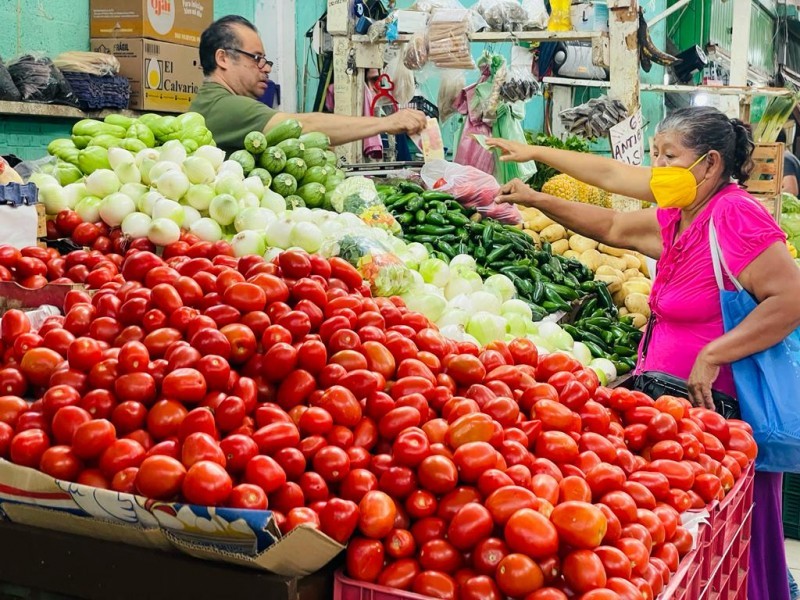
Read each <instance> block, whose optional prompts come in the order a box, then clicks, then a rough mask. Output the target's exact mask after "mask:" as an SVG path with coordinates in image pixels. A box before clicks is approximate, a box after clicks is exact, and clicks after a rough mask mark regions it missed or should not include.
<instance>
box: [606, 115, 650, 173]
mask: <svg viewBox="0 0 800 600" xmlns="http://www.w3.org/2000/svg"><path fill="white" fill-rule="evenodd" d="M643 134H644V119H643V118H642V111H641V109H639V110H637V111H636V112H635V113H634V114H633V115H632V116H630V117H628V118H626V119H625V120H624V121H622V122H621V123H617V124H616V125H614V126H613V127H612V128H611V129H609V130H608V137H609V138H610V139H611V156H612V157H613V158H615V159H617V160H619V161H622V162H625V163H628V164H629V165H641V164H642V163H643V162H644V135H643Z"/></svg>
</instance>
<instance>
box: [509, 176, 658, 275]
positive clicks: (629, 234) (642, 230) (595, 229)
mask: <svg viewBox="0 0 800 600" xmlns="http://www.w3.org/2000/svg"><path fill="white" fill-rule="evenodd" d="M496 201H497V202H513V203H515V204H521V205H523V206H532V207H533V208H538V209H539V210H541V211H542V212H543V213H544V214H546V215H547V216H548V217H550V218H551V219H553V220H554V221H555V222H557V223H560V224H561V225H563V226H564V227H566V228H567V229H570V230H572V231H574V232H576V233H579V234H581V235H583V236H585V237H588V238H591V239H593V240H597V241H598V242H600V243H602V244H606V245H607V246H613V247H615V248H627V249H630V250H636V251H638V252H641V253H642V254H644V255H645V256H649V257H650V258H654V259H658V258H659V257H660V256H661V250H662V248H663V244H662V242H661V229H660V228H659V225H658V220H657V219H656V212H655V210H636V211H633V212H617V211H614V210H610V209H607V208H602V207H600V206H593V205H591V204H582V203H580V202H568V201H567V200H562V199H561V198H555V197H553V196H550V195H549V194H542V193H541V192H536V191H534V190H533V189H531V187H530V186H528V185H525V184H524V183H522V181H520V180H519V179H515V180H514V181H511V182H509V183H507V184H506V185H504V186H503V187H502V188H501V189H500V194H499V195H498V197H497V200H496Z"/></svg>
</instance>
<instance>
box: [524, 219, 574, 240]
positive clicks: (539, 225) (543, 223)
mask: <svg viewBox="0 0 800 600" xmlns="http://www.w3.org/2000/svg"><path fill="white" fill-rule="evenodd" d="M529 222H530V224H531V225H532V226H533V230H534V231H542V230H543V229H546V228H548V227H550V225H555V224H556V222H555V221H553V220H552V219H549V218H547V217H546V216H545V215H544V214H538V215H536V216H534V217H532V218H531V219H530V220H529ZM559 227H561V226H560V225H559ZM562 229H564V228H563V227H562ZM565 232H566V230H565ZM561 237H564V236H563V235H562V236H561Z"/></svg>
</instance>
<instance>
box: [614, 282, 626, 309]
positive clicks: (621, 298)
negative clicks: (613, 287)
mask: <svg viewBox="0 0 800 600" xmlns="http://www.w3.org/2000/svg"><path fill="white" fill-rule="evenodd" d="M627 297H628V294H627V293H625V290H623V289H622V287H620V288H619V290H617V291H616V292H614V293H613V294H611V299H612V300H613V301H614V305H615V306H620V307H623V308H624V307H625V298H627Z"/></svg>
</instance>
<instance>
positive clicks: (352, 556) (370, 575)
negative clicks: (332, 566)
mask: <svg viewBox="0 0 800 600" xmlns="http://www.w3.org/2000/svg"><path fill="white" fill-rule="evenodd" d="M383 560H384V549H383V544H382V543H381V541H380V540H370V539H366V538H362V537H355V538H353V539H351V540H350V543H349V544H348V545H347V553H346V556H345V564H346V569H347V574H348V575H349V576H350V577H352V578H353V579H356V580H358V581H366V582H374V581H376V580H377V579H378V575H380V572H381V569H382V568H383Z"/></svg>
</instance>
